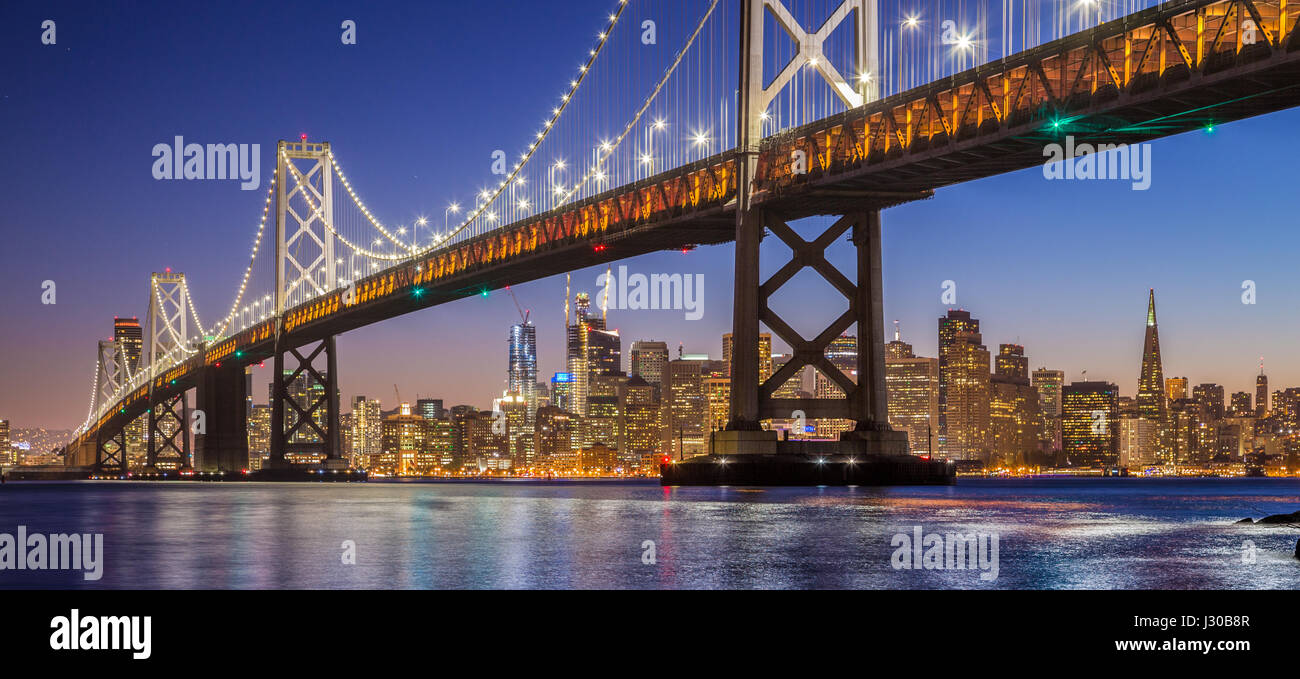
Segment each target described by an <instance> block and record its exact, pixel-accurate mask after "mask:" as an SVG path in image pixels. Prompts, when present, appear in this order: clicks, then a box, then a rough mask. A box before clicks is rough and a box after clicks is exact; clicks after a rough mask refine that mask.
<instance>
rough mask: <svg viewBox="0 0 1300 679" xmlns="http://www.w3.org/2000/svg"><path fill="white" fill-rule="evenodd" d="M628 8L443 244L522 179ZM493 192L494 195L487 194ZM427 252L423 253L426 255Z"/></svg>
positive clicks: (622, 0)
mask: <svg viewBox="0 0 1300 679" xmlns="http://www.w3.org/2000/svg"><path fill="white" fill-rule="evenodd" d="M626 8H627V0H619V3H618V9H617V10H615V12H614V13H613V14H611V15H609V25H608V26H606V27H605V30H603V31H601V32H600V33H597V34H596V38H597V41H596V46H595V47H593V48H592V49H591V50H590V51H589V55H588V57H587V61H586V63H584V64H582V65H581V66H579V67H578V76H577V77H576V78H574V79H573V80H571V81H569V89H568V91H567V92H565V93H564V94H562V95H560V104H559V106H556V107H554V108H553V109H551V116H550V118H548V119H547V120H546V121H545V122H543V123H542V130H541V131H539V132H538V133H537V138H536V139H535V140H533V141H532V142H531V143H529V144H528V151H527V152H526V153H524V154H522V157H521V158H520V160H519V162H517V163H515V167H514V169H513V170H512V171H511V172H510V174H509V175H507V176H506V178H505V180H504V181H502V182H501V183H500V184H499V185H498V186H497V188H496V190H495V191H494V192H488V191H486V190H485V191H484V192H483V194H480V198H482V199H483V204H482V205H479V206H478V207H476V208H475V209H474V210H473V211H470V210H466V214H465V221H463V222H461V224H460V226H458V227H456V228H455V229H453V230H452V231H451V232H449V233H447V234H446V235H444V236H443V237H442V238H441V239H440V241H446V240H450V239H451V238H453V237H455V236H456V235H457V234H459V233H460V232H461V231H464V230H465V229H466V228H467V227H469V225H470V224H472V223H473V222H474V220H476V219H478V218H479V217H480V216H481V215H482V214H483V213H484V211H486V210H487V209H488V208H489V207H491V206H492V204H493V203H495V202H496V200H497V199H498V198H500V197H501V194H502V193H505V191H506V187H508V186H510V185H511V184H512V183H514V181H515V178H516V177H518V176H519V175H520V173H522V172H523V170H524V168H525V167H527V166H528V161H530V160H532V158H533V156H534V155H535V154H536V153H537V149H538V148H539V147H540V146H541V144H542V142H544V141H546V139H547V137H548V136H549V135H550V133H551V130H554V129H555V125H556V123H558V122H559V120H560V116H562V115H563V114H564V112H565V111H566V110H567V109H568V107H569V102H571V101H572V100H573V97H574V95H576V94H577V93H578V88H579V87H581V86H582V83H583V82H585V81H586V78H587V74H588V73H589V72H590V71H591V67H592V65H593V64H594V63H595V62H596V59H597V58H598V57H599V56H600V54H601V52H602V51H603V50H604V48H605V45H606V44H607V43H608V42H609V36H610V35H611V34H612V33H613V31H614V27H615V26H617V25H618V20H619V19H620V18H621V17H622V16H623V10H624V9H626ZM489 193H490V195H484V194H489ZM433 247H434V246H433V245H430V246H429V247H428V248H425V249H424V250H431V249H433ZM424 250H422V252H423V251H424Z"/></svg>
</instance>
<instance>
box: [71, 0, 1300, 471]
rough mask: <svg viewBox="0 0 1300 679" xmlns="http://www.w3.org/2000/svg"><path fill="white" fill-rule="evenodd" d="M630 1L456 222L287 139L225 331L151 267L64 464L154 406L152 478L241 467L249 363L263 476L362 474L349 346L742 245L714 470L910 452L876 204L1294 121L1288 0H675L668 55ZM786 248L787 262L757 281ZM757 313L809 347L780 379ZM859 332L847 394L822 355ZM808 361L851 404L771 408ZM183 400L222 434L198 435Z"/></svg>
mask: <svg viewBox="0 0 1300 679" xmlns="http://www.w3.org/2000/svg"><path fill="white" fill-rule="evenodd" d="M634 5H637V2H636V1H635V0H634V1H633V2H628V1H627V0H623V1H622V2H619V3H618V4H617V6H616V7H615V8H614V10H613V12H612V13H611V14H609V15H608V16H607V17H602V18H600V20H599V21H597V22H595V23H598V24H599V25H600V28H599V30H598V31H594V32H593V35H594V43H593V44H592V46H591V48H590V49H589V50H588V51H587V52H586V54H584V55H582V59H581V61H580V63H579V66H578V69H577V71H576V72H575V73H574V74H572V76H571V77H570V78H568V79H567V80H568V82H567V85H565V86H564V87H562V88H561V89H560V92H559V96H558V97H557V99H556V100H555V101H554V102H550V103H548V104H546V105H545V106H539V110H542V111H544V112H545V114H544V115H543V116H541V118H542V120H541V123H540V127H539V129H537V130H536V131H534V132H529V133H528V136H527V141H526V142H524V144H523V145H522V147H521V150H520V153H519V156H518V158H517V160H516V161H515V162H510V161H509V160H508V159H505V158H498V159H497V164H498V165H499V167H498V168H496V170H497V173H496V174H492V175H490V177H491V180H490V181H489V183H488V184H487V185H486V186H485V187H481V188H479V189H477V192H476V194H475V196H474V199H473V200H472V201H466V203H465V205H463V206H462V205H460V204H459V203H452V204H450V205H448V208H447V211H446V212H445V213H444V215H443V222H442V228H441V229H438V228H437V227H438V224H437V220H436V218H435V219H433V220H430V219H421V220H419V221H417V222H416V223H413V224H410V225H401V226H396V225H394V224H385V223H384V222H383V221H382V220H380V218H379V216H378V210H376V209H373V208H371V207H370V206H368V205H367V204H366V203H365V202H364V201H363V200H362V199H361V197H360V189H359V188H358V187H357V186H354V184H353V183H352V181H351V180H349V178H348V177H347V175H345V174H344V173H343V169H342V166H341V165H340V162H339V160H338V158H337V157H336V156H335V154H334V150H333V148H332V146H331V144H330V143H327V142H319V141H315V140H308V139H307V138H306V137H305V136H303V137H301V138H299V139H296V140H288V141H281V142H279V144H278V146H277V151H276V169H275V172H274V174H273V176H272V180H271V182H270V184H271V186H270V188H269V190H268V191H267V194H266V199H265V203H264V205H263V206H262V211H261V215H260V220H259V221H258V223H257V226H256V229H255V234H254V236H253V246H252V252H251V256H250V261H249V263H248V265H247V267H246V268H245V269H244V271H243V273H242V277H240V279H239V280H240V282H239V284H238V286H237V289H236V294H235V297H234V300H233V302H232V304H231V305H230V306H229V307H228V311H227V313H226V315H225V316H223V317H222V318H221V320H220V321H219V322H217V323H215V324H214V325H211V326H205V325H204V324H203V323H202V322H201V319H200V315H199V314H198V312H197V309H196V308H195V305H194V303H193V300H192V298H191V295H190V292H189V283H188V281H187V280H186V278H185V276H184V275H183V274H181V273H178V272H172V271H165V272H161V273H154V274H153V275H152V276H150V278H149V306H148V312H147V314H146V315H145V323H144V351H143V354H142V356H141V357H140V359H139V360H138V361H134V360H131V359H130V357H129V356H128V355H127V350H126V347H124V346H121V345H120V344H119V343H117V342H114V341H108V342H100V343H99V346H98V349H97V354H96V358H95V364H94V374H93V377H92V379H91V387H90V404H89V407H88V411H87V415H86V419H85V421H84V423H82V425H81V426H80V427H79V428H78V429H77V430H76V432H75V435H74V439H73V440H72V441H71V443H69V445H68V446H67V447H66V448H65V451H64V452H65V459H66V461H67V464H68V465H69V466H71V467H77V468H85V469H90V470H93V472H95V473H97V474H106V475H120V474H125V473H126V471H127V459H126V452H125V451H126V446H127V444H126V434H125V432H126V428H127V427H128V425H129V424H130V423H132V422H135V421H137V420H139V419H140V418H142V417H143V418H144V419H146V420H147V422H148V424H147V426H148V435H147V436H146V437H145V438H146V439H147V446H148V454H147V466H146V468H148V469H185V468H188V467H189V466H190V464H191V460H192V464H193V468H194V469H197V470H200V471H204V472H234V471H238V470H241V469H243V468H244V467H245V466H246V465H247V459H248V458H247V453H248V443H247V441H248V439H247V422H246V417H247V415H246V410H245V397H246V395H247V394H246V391H247V387H246V385H245V381H244V369H245V367H246V366H248V365H250V364H255V363H262V362H265V361H268V360H269V361H271V362H273V364H274V370H273V376H274V377H273V384H272V403H271V407H272V427H271V431H272V441H271V461H270V464H271V466H272V467H277V466H278V467H284V466H286V465H287V464H288V463H287V462H286V460H287V457H286V456H289V455H291V454H292V453H296V452H307V453H311V454H314V455H316V456H317V457H318V458H319V459H321V460H323V463H322V465H321V468H323V469H345V468H346V466H347V465H346V463H345V462H344V460H343V458H342V451H341V445H340V439H341V436H340V431H339V424H338V422H339V403H338V398H339V397H338V393H339V391H338V380H339V378H340V376H339V372H338V369H337V361H336V350H335V339H334V338H335V337H336V336H337V335H339V334H340V333H344V332H347V331H349V330H352V329H355V328H359V327H362V326H366V325H369V324H373V323H379V322H382V321H384V320H386V319H389V318H393V317H395V316H399V315H403V314H408V313H413V312H417V311H419V310H421V309H425V308H428V307H431V306H435V305H440V304H445V303H447V302H450V301H454V300H457V299H461V298H465V297H469V296H474V295H480V294H487V292H488V291H490V290H493V289H498V288H502V287H505V286H509V285H514V284H519V283H524V282H527V281H530V280H535V279H539V278H543V277H546V276H551V275H554V274H558V273H563V272H566V271H573V270H576V269H581V268H584V267H589V266H594V265H600V264H603V263H606V262H610V261H613V260H617V259H624V258H628V257H633V256H636V255H639V254H643V253H648V252H653V251H657V250H666V249H688V248H692V247H694V246H697V245H705V244H718V243H727V242H732V241H734V242H735V257H736V259H735V272H734V273H735V300H734V306H733V328H732V332H733V337H734V347H735V349H734V351H733V353H732V359H731V360H732V365H731V375H732V384H731V418H730V423H729V424H728V427H727V429H726V431H722V432H717V433H715V435H714V439H713V441H712V448H713V451H714V454H715V455H732V456H735V455H743V454H744V453H760V454H768V455H772V454H780V453H788V452H791V449H790V448H789V446H792V445H796V444H794V443H787V442H778V441H776V440H775V434H774V433H773V432H765V431H762V429H761V427H760V424H759V423H760V421H761V420H762V419H765V418H771V417H785V416H788V414H789V413H790V412H791V411H794V410H802V411H804V412H805V413H806V415H807V416H808V417H810V418H826V417H829V418H843V419H851V420H855V421H856V422H857V426H856V428H855V429H854V430H853V431H851V432H847V433H846V434H845V435H844V436H843V440H842V441H840V442H839V446H838V447H836V446H833V445H832V446H831V447H830V448H827V449H826V450H818V451H816V452H817V454H818V455H823V454H827V455H858V454H863V453H867V454H901V453H904V452H905V451H906V440H905V438H903V434H902V433H900V432H894V431H892V430H890V428H889V426H888V423H887V415H886V409H885V387H884V357H883V344H884V339H885V338H884V328H883V320H882V304H883V302H882V297H881V266H882V263H881V249H880V228H881V220H880V212H881V210H883V209H886V208H889V207H891V206H896V205H899V204H902V203H906V202H909V201H915V200H921V199H926V198H930V197H932V196H933V194H934V191H935V190H936V189H939V188H942V187H944V186H948V185H951V184H955V183H959V182H965V181H971V180H975V179H979V178H982V177H988V176H991V175H995V174H1000V173H1004V172H1009V171H1014V170H1018V169H1023V168H1028V167H1032V166H1035V165H1041V164H1042V163H1043V158H1044V154H1043V149H1044V146H1045V145H1046V144H1050V143H1058V142H1061V141H1062V140H1063V139H1064V138H1066V137H1067V136H1072V137H1073V138H1074V140H1075V142H1076V143H1078V144H1084V143H1088V144H1094V145H1097V144H1134V143H1139V142H1144V141H1147V140H1151V139H1156V138H1160V137H1165V136H1170V135H1175V134H1179V133H1183V132H1187V131H1192V130H1199V129H1205V128H1210V127H1213V126H1215V125H1220V124H1223V123H1227V122H1231V121H1234V120H1238V119H1242V118H1246V117H1251V116H1256V115H1262V114H1266V113H1270V112H1275V111H1279V110H1282V109H1286V108H1290V107H1293V106H1296V105H1297V104H1300V78H1298V77H1297V76H1298V75H1300V38H1298V37H1297V35H1296V34H1297V30H1296V29H1297V26H1296V16H1297V14H1296V9H1297V7H1296V5H1300V2H1295V0H1290V2H1289V1H1288V0H1271V1H1270V0H1176V1H1172V2H1143V1H1140V0H1111V1H1103V0H1068V1H1067V0H1057V1H1055V2H1038V1H1037V0H997V1H993V2H975V1H965V0H953V1H950V2H914V3H909V2H902V1H891V0H807V1H806V2H804V3H802V4H801V5H798V6H796V3H795V2H794V0H789V1H786V2H783V1H782V0H711V1H710V0H700V1H699V2H686V3H682V2H680V1H678V2H675V3H673V8H674V9H673V10H671V11H668V10H665V11H664V12H662V13H659V14H656V16H659V17H660V19H659V24H658V25H657V26H655V28H656V29H657V36H658V38H660V39H666V38H667V37H668V36H672V37H675V38H676V39H677V42H676V44H674V45H673V46H672V49H664V50H658V51H656V52H655V54H657V55H659V56H658V57H657V58H650V57H646V56H644V55H645V53H646V52H645V51H644V50H640V48H641V47H643V46H644V45H645V42H646V36H647V33H646V30H647V25H648V24H646V23H645V22H642V23H640V24H637V23H634V22H635V21H636V20H639V19H640V18H641V15H640V14H637V15H636V19H634V20H633V22H629V21H628V20H627V17H628V16H631V15H633V14H634V13H635V12H634V10H633V9H631V7H632V6H634ZM629 24H630V25H629ZM602 79H603V80H602ZM593 130H601V131H603V132H601V133H597V132H593ZM593 135H595V136H593ZM566 158H567V159H568V160H566ZM453 215H454V216H455V220H454V221H453V219H452V217H453ZM815 215H821V216H827V215H829V216H832V217H836V218H837V219H835V220H834V221H833V223H832V225H831V226H830V227H829V229H827V230H826V231H825V232H824V233H823V234H822V235H821V236H819V237H817V238H815V239H814V240H812V241H805V240H803V239H802V238H801V237H800V236H799V235H797V234H796V233H795V231H794V230H793V229H792V228H791V227H790V226H789V222H791V221H793V220H797V219H800V218H804V217H809V216H815ZM430 222H432V223H430ZM268 226H269V227H270V228H271V229H273V231H274V233H273V234H272V235H269V236H267V237H265V238H264V232H265V231H266V229H267V228H268ZM408 227H409V228H408ZM422 232H423V233H422ZM767 233H771V234H772V235H775V236H776V237H778V238H779V239H780V240H781V241H783V242H785V243H786V244H788V245H789V246H790V249H791V250H792V255H791V256H790V259H789V260H788V261H787V262H785V263H784V265H783V266H781V267H780V268H779V270H778V271H777V272H776V273H775V274H774V275H773V276H772V277H771V278H769V279H768V280H766V281H764V280H760V278H759V266H758V263H759V242H760V240H761V239H762V237H763V236H764V235H765V234H767ZM846 233H847V234H849V236H850V240H851V241H852V243H853V246H854V247H855V248H856V251H857V271H856V272H855V273H850V274H846V273H844V272H841V271H839V270H837V269H836V268H835V267H834V266H832V265H831V264H829V263H828V261H827V259H826V257H825V255H824V253H825V250H826V248H827V247H828V246H830V245H831V244H832V242H834V241H836V240H838V239H840V238H841V237H842V236H844V235H845V234H846ZM264 241H270V242H269V243H266V244H265V252H264ZM267 255H269V256H267ZM807 267H811V268H813V269H814V270H815V271H816V272H817V273H819V274H820V275H822V276H823V277H824V278H826V280H827V281H828V282H829V283H830V284H831V285H832V286H833V287H834V288H835V289H836V290H838V291H839V292H840V293H841V294H843V295H844V296H845V297H846V298H847V299H848V302H849V304H848V309H847V311H845V312H844V313H843V314H842V315H841V316H840V317H838V318H835V319H833V320H831V321H830V322H829V324H828V325H827V326H826V328H825V330H824V331H823V332H821V333H820V334H818V335H817V336H816V337H814V338H811V339H809V338H805V337H802V336H800V334H799V333H797V332H796V331H795V330H794V329H793V328H792V327H791V326H790V325H789V324H787V323H786V322H785V321H784V320H782V319H781V317H780V315H779V314H777V313H775V312H774V311H773V310H772V309H771V308H770V307H769V306H768V304H767V300H768V299H769V297H770V296H771V295H772V294H773V293H774V292H775V291H776V290H777V289H778V288H780V286H781V285H782V284H784V283H785V282H787V281H789V280H790V279H791V278H792V277H793V276H794V275H795V274H796V273H798V272H799V271H801V270H802V269H803V268H807ZM760 323H762V324H764V325H766V326H767V327H768V328H769V329H770V330H771V331H772V332H773V333H775V334H776V335H777V336H778V337H780V338H781V339H782V340H784V341H785V342H786V343H788V344H789V345H790V346H791V347H792V349H793V359H792V360H790V361H789V362H788V363H786V364H785V366H784V367H783V368H781V369H780V370H779V371H777V372H776V373H775V374H774V375H772V376H771V377H770V378H768V379H767V380H765V381H763V382H762V383H760V382H759V374H760V373H759V370H758V361H759V355H758V338H759V324H760ZM855 324H856V325H857V328H858V334H859V337H860V338H861V339H860V341H859V343H858V357H857V375H858V377H859V379H857V380H856V381H855V380H854V379H851V378H850V377H848V376H847V375H845V374H844V373H842V372H841V371H840V370H839V369H837V368H836V367H835V366H834V365H833V364H831V363H830V362H829V361H828V360H827V359H826V357H825V355H824V350H825V349H826V347H827V346H828V345H829V344H830V342H831V341H832V340H833V339H834V338H836V337H838V336H839V335H840V334H841V333H843V332H845V331H846V330H848V329H849V328H850V327H852V326H853V325H855ZM809 365H811V366H813V367H815V368H816V369H817V370H819V371H821V372H822V373H823V374H824V375H826V376H827V377H828V378H829V379H831V380H832V381H833V382H834V383H835V384H836V385H837V386H838V387H839V388H840V389H842V390H843V392H844V394H845V398H843V399H799V400H798V401H793V400H783V399H779V398H775V397H774V396H773V394H774V392H775V391H776V388H777V387H778V386H779V385H781V384H784V383H785V381H786V380H787V379H788V378H790V377H791V376H792V375H794V374H795V373H796V371H798V370H801V369H803V368H804V367H805V366H809ZM303 374H309V375H311V376H312V377H314V378H315V380H317V381H318V382H319V383H320V384H322V385H323V386H324V389H323V392H322V393H323V395H322V396H321V397H320V398H319V399H318V400H317V401H316V402H315V403H312V404H310V405H309V407H307V408H303V407H302V406H301V405H299V404H298V403H297V402H295V401H294V400H293V399H291V398H289V395H288V390H289V387H290V385H291V383H292V382H293V380H294V379H297V378H298V377H299V376H300V375H303ZM191 390H192V391H194V392H195V407H196V408H197V409H198V410H201V411H203V413H204V417H205V427H204V431H202V432H200V433H197V434H193V435H191V431H190V427H188V426H187V423H188V422H189V421H190V410H189V409H190V398H189V396H188V393H189V392H190V391H191ZM822 459H824V458H822ZM787 471H789V470H787ZM666 473H668V471H667V470H666ZM789 473H791V474H794V475H795V476H797V475H798V473H797V472H789ZM925 473H930V472H925ZM683 482H690V480H689V479H683Z"/></svg>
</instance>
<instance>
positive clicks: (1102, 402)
mask: <svg viewBox="0 0 1300 679" xmlns="http://www.w3.org/2000/svg"><path fill="white" fill-rule="evenodd" d="M1061 418H1062V422H1061V428H1062V432H1063V436H1062V438H1063V444H1064V449H1065V456H1066V458H1067V459H1068V460H1069V461H1070V462H1071V464H1073V465H1074V466H1077V467H1110V466H1113V465H1115V464H1116V463H1117V462H1119V387H1117V386H1115V385H1114V384H1112V383H1110V382H1096V381H1094V382H1071V383H1070V384H1068V385H1066V386H1065V389H1064V390H1063V393H1062V399H1061Z"/></svg>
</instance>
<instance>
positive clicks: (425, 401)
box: [415, 398, 443, 420]
mask: <svg viewBox="0 0 1300 679" xmlns="http://www.w3.org/2000/svg"><path fill="white" fill-rule="evenodd" d="M415 414H416V415H419V416H420V417H423V418H424V419H426V420H440V419H442V417H443V410H442V399H440V398H420V399H416V400H415Z"/></svg>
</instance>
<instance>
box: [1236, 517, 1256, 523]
mask: <svg viewBox="0 0 1300 679" xmlns="http://www.w3.org/2000/svg"><path fill="white" fill-rule="evenodd" d="M1237 523H1255V520H1254V519H1252V518H1250V517H1249V516H1248V517H1246V518H1244V519H1242V520H1240V521H1238V522H1237Z"/></svg>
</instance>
